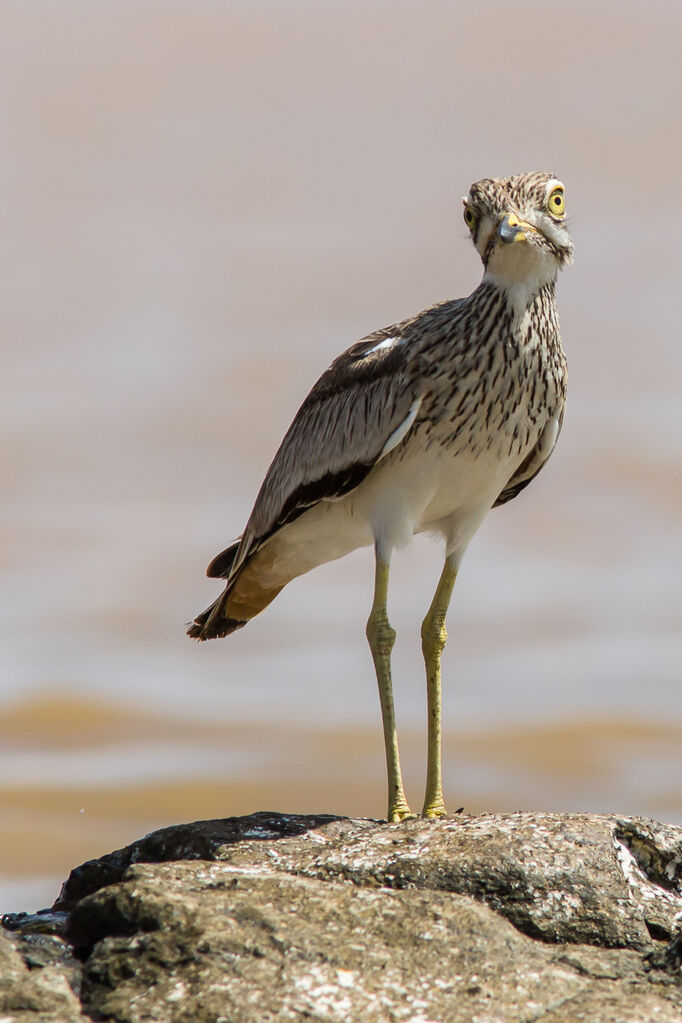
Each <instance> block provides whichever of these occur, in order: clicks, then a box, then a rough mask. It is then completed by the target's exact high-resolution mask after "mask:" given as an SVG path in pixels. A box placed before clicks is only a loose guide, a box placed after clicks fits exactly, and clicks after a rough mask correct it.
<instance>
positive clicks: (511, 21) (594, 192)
mask: <svg viewBox="0 0 682 1023" xmlns="http://www.w3.org/2000/svg"><path fill="white" fill-rule="evenodd" d="M681 28H682V13H681V12H680V8H679V5H677V4H675V3H673V2H672V0H670V2H669V3H660V4H657V3H653V4H651V3H648V4H646V5H643V4H634V3H633V4H625V5H623V4H618V5H616V4H615V3H608V2H607V3H604V4H601V5H588V4H586V3H585V4H581V3H579V4H574V5H571V6H570V8H566V7H565V6H564V5H559V4H555V3H540V2H538V3H530V2H524V0H522V2H519V3H516V4H514V5H513V6H512V5H509V6H508V5H506V4H502V3H492V2H483V3H476V4H473V3H471V4H466V3H465V4H454V3H453V4H445V3H439V2H436V0H427V2H419V3H417V2H416V0H414V2H410V3H408V2H398V3H388V2H385V3H369V4H368V3H362V4H360V3H355V2H350V3H346V4H344V5H332V4H330V3H324V2H323V3H319V2H318V3H312V0H311V2H309V3H306V2H302V0H290V2H288V3H287V4H286V5H285V4H281V3H276V2H274V0H272V2H269V3H262V4H259V5H251V4H247V3H237V2H233V3H227V2H226V3H224V4H220V3H209V2H205V3H204V2H199V3H195V4H193V5H189V4H183V3H180V2H176V3H168V2H164V3H162V2H161V0H158V2H155V3H154V2H139V0H138V2H135V3H133V2H132V0H126V2H122V3H118V4H116V5H109V6H105V5H97V6H96V7H93V5H91V4H88V3H85V0H82V2H81V0H72V2H71V3H70V4H68V5H67V6H66V7H64V6H63V5H60V7H59V9H57V8H56V7H54V6H53V5H51V4H49V3H47V2H46V0H45V2H43V3H40V2H38V3H34V4H31V5H27V4H25V3H22V2H19V0H14V2H12V0H7V2H5V3H3V4H2V6H1V7H0V138H1V139H2V150H1V152H2V157H1V159H0V197H1V198H0V204H1V217H0V223H1V224H2V230H1V232H0V239H1V240H0V270H1V272H0V317H1V325H2V339H3V362H2V371H3V401H2V403H1V404H0V425H1V433H0V437H2V456H3V460H2V466H3V481H4V487H3V501H2V505H1V507H0V524H1V536H2V548H1V551H0V567H1V569H2V571H1V572H0V599H1V600H2V631H3V635H2V645H1V649H2V662H1V663H0V737H1V738H2V748H1V749H0V766H1V770H0V827H1V828H2V851H1V852H0V875H2V878H1V880H2V884H1V885H0V897H1V900H2V904H1V905H0V909H10V908H17V907H21V908H32V907H33V906H36V905H39V904H43V903H45V902H48V901H51V900H52V898H53V897H54V895H55V892H56V885H57V879H58V877H59V876H61V875H63V874H64V872H65V871H66V870H67V869H68V867H69V866H71V865H73V864H74V863H76V862H77V861H80V860H83V859H85V858H87V857H88V856H91V855H96V854H98V853H100V852H104V851H106V850H108V849H110V848H112V847H115V846H118V845H121V844H123V843H124V842H126V841H128V840H130V839H132V838H134V837H136V836H138V835H139V834H141V833H142V832H144V831H146V830H149V829H151V828H152V827H156V826H160V825H163V824H167V823H171V822H174V821H179V820H187V819H193V818H198V817H202V816H223V815H227V814H231V813H239V812H245V811H247V810H252V809H260V808H275V809H283V810H289V811H303V810H313V809H315V810H326V811H331V812H339V813H366V814H373V815H377V814H380V813H382V812H383V809H384V792H383V786H384V780H383V771H384V768H383V762H382V749H381V739H380V726H379V712H378V707H377V702H378V701H377V699H376V694H375V691H374V688H375V687H374V682H373V676H372V671H371V665H370V661H369V655H368V652H367V650H366V646H365V640H364V621H365V618H366V615H367V610H368V604H369V599H370V587H371V577H372V562H371V553H370V552H369V551H363V552H358V553H356V554H355V555H352V556H351V557H349V558H347V559H345V560H344V561H342V562H339V563H336V564H334V565H329V566H326V567H324V568H322V569H320V570H318V571H317V572H315V573H313V574H312V575H310V576H308V577H306V578H303V579H301V580H298V581H297V582H295V583H293V584H292V585H291V586H290V587H288V588H287V590H285V591H284V592H283V593H282V594H281V596H280V597H279V598H278V599H277V601H276V603H275V604H274V605H273V607H272V608H271V609H270V610H269V611H268V612H267V613H266V614H265V615H264V616H263V617H262V619H259V620H258V621H257V622H254V623H253V624H252V625H251V626H250V627H249V628H248V629H245V630H244V631H243V632H241V633H239V634H237V635H235V636H234V637H232V639H230V640H226V641H224V642H223V643H215V644H206V645H204V646H196V645H194V644H192V643H190V642H189V641H187V640H186V639H185V637H184V634H183V624H184V622H186V621H187V620H189V619H190V618H191V617H192V616H193V614H195V613H196V612H197V611H198V610H199V609H201V608H202V607H204V606H205V604H207V603H208V602H209V601H210V600H211V599H212V598H213V596H214V595H215V592H216V587H215V585H214V584H213V583H209V582H208V581H207V580H205V579H203V577H202V576H203V570H204V566H205V565H206V563H207V562H208V560H209V559H210V557H211V556H212V555H213V554H215V553H216V552H217V551H218V550H219V549H220V548H221V547H222V546H224V545H225V544H226V543H227V542H228V541H229V540H230V539H232V537H233V536H235V535H237V534H238V533H239V532H240V530H241V528H242V526H243V524H244V521H245V519H246V516H247V515H248V512H249V510H250V506H251V502H252V500H253V497H254V495H255V492H256V490H257V487H258V485H259V483H260V480H261V478H262V474H263V471H264V469H265V467H266V465H267V464H268V461H269V459H270V458H271V456H272V454H273V452H274V449H275V447H276V445H277V443H278V442H279V439H280V437H281V435H282V433H283V431H284V429H285V428H286V426H287V425H288V422H289V420H290V418H291V415H292V413H293V412H294V410H295V409H296V407H297V405H298V404H299V402H300V401H301V399H302V398H303V396H304V395H305V393H306V391H307V389H308V387H309V386H310V385H311V384H312V383H313V381H314V380H315V378H316V377H317V375H318V374H319V373H320V371H321V370H322V369H324V368H325V366H326V365H327V364H328V362H329V361H330V359H331V358H332V357H333V356H334V355H336V354H337V353H338V352H339V351H340V350H341V349H343V348H344V347H346V346H347V345H348V344H350V343H351V342H352V341H354V340H356V339H357V338H359V337H361V336H362V335H363V334H364V333H366V332H367V331H369V330H372V329H374V328H376V327H378V326H381V325H383V324H386V323H390V322H392V321H394V320H396V319H399V318H401V317H404V316H406V315H408V314H410V313H411V312H414V311H416V310H418V309H420V308H422V307H423V306H425V305H427V304H429V303H430V302H432V301H435V300H437V299H441V298H445V297H449V296H454V295H458V294H465V293H467V292H468V291H470V290H471V288H472V287H473V286H475V284H476V283H477V281H478V278H479V276H480V273H479V266H478V263H477V257H476V256H475V253H473V251H472V250H471V247H470V245H469V244H468V242H467V240H466V238H465V230H464V227H463V224H462V221H461V207H460V202H459V197H460V196H461V195H462V194H463V193H464V192H465V191H466V190H467V188H468V186H469V184H470V183H471V182H472V181H473V180H475V179H476V178H478V177H480V176H482V175H487V174H506V173H512V172H514V171H518V170H526V169H532V168H544V169H547V170H552V171H554V172H556V173H557V174H559V175H560V176H561V177H562V178H563V180H564V181H565V182H566V185H567V198H568V206H569V214H570V216H571V222H572V231H573V234H574V237H575V241H576V265H575V267H573V268H572V269H571V270H570V271H568V272H567V273H565V274H564V275H563V276H562V279H561V281H560V292H559V299H560V311H561V316H562V327H563V333H564V339H565V347H566V350H567V353H568V357H569V364H570V372H571V380H570V399H569V408H568V415H567V419H566V423H565V426H564V431H563V434H562V437H561V442H560V445H559V448H558V450H557V453H556V455H555V456H554V458H553V459H552V461H551V463H550V465H549V466H548V467H547V469H546V470H545V472H543V474H542V476H541V477H540V478H539V480H538V481H537V482H536V483H534V484H533V487H532V488H531V489H530V490H529V491H527V492H525V493H524V495H523V496H522V497H520V498H519V500H518V501H515V502H514V503H513V504H512V505H510V506H508V507H505V508H504V509H502V510H500V511H496V512H495V513H494V514H492V515H491V516H490V518H489V520H488V521H487V522H486V523H485V525H484V527H483V528H482V530H481V532H480V534H479V536H478V537H477V538H476V540H475V541H474V543H473V544H472V547H471V549H470V551H469V553H468V555H467V559H466V561H465V565H464V568H463V571H462V573H461V577H460V580H458V584H457V592H456V594H455V598H454V601H453V607H452V612H451V615H450V623H449V626H450V641H449V645H448V649H447V652H446V669H445V670H446V690H447V691H446V697H445V702H446V706H445V714H446V722H447V729H448V739H447V742H446V744H445V757H446V786H447V791H448V794H449V796H450V802H451V805H452V808H453V809H454V808H456V806H458V805H460V804H462V803H463V804H465V805H466V807H467V809H475V808H478V807H486V808H489V809H492V808H495V807H515V808H520V807H531V806H542V807H544V808H546V809H604V810H606V809H613V810H617V811H618V812H623V813H626V812H641V813H650V814H655V815H658V816H662V817H666V818H667V819H670V820H677V821H682V785H681V782H682V770H681V767H680V763H681V760H682V756H681V753H680V736H681V733H682V708H681V706H680V697H679V694H680V685H679V682H680V667H679V665H680V661H681V655H682V643H681V642H680V628H679V626H680V603H681V602H680V596H681V592H680V591H681V587H680V581H679V580H680V553H681V552H680V518H681V516H680V506H681V504H682V487H681V486H680V482H681V481H680V473H679V465H680V455H681V447H682V443H681V441H682V413H681V412H680V400H679V399H680V391H681V387H680V379H681V377H680V371H681V370H682V346H681V344H680V330H679V313H678V295H679V277H680V265H681V262H682V260H681V256H682V240H681V239H682V235H681V233H680V221H681V216H682V191H681V190H680V188H679V167H680V164H681V162H682V142H681V141H680V140H681V139H682V132H681V131H680V128H681V125H680V113H679V110H680V103H679V100H680V80H679V71H678V64H679V54H678V47H679V42H678V40H679V33H680V29H681ZM440 560H441V552H440V551H439V549H438V547H437V546H436V545H432V544H430V543H429V541H428V540H423V539H420V540H417V541H415V543H414V544H413V545H412V547H411V548H410V549H409V550H408V551H407V552H405V553H404V554H401V555H399V556H398V557H396V559H395V566H394V572H393V581H392V591H391V616H392V621H393V623H394V625H395V626H396V628H397V629H398V634H399V639H398V644H397V646H396V651H395V678H396V682H395V684H396V699H397V702H398V712H399V719H400V721H399V723H400V727H401V733H402V734H403V746H404V760H405V773H406V775H407V780H408V788H409V792H410V795H411V796H412V798H413V800H414V802H415V803H418V802H419V797H420V788H421V785H422V779H423V732H424V727H423V718H424V686H423V682H422V666H421V663H420V652H419V638H418V630H419V622H420V618H421V616H422V615H423V612H424V610H425V608H426V607H427V606H428V603H429V601H430V598H431V593H432V589H433V586H434V584H435V580H436V578H437V576H438V573H439V570H440Z"/></svg>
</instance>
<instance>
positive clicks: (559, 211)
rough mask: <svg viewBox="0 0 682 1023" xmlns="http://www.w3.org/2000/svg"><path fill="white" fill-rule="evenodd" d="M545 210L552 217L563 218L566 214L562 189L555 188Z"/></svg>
mask: <svg viewBox="0 0 682 1023" xmlns="http://www.w3.org/2000/svg"><path fill="white" fill-rule="evenodd" d="M547 209H548V210H549V212H550V213H551V214H552V216H554V217H563V215H564V213H565V212H566V206H565V204H564V193H563V189H561V188H555V189H554V191H553V192H552V194H551V195H550V197H549V199H548V200H547Z"/></svg>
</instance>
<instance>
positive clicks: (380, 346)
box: [362, 337, 398, 358]
mask: <svg viewBox="0 0 682 1023" xmlns="http://www.w3.org/2000/svg"><path fill="white" fill-rule="evenodd" d="M397 341H398V338H397V337H387V338H384V340H383V341H378V342H377V343H376V344H375V345H372V347H371V348H368V349H367V351H366V352H363V353H362V355H363V358H364V356H365V355H373V354H374V352H383V351H384V349H385V348H392V347H393V345H394V344H396V343H397Z"/></svg>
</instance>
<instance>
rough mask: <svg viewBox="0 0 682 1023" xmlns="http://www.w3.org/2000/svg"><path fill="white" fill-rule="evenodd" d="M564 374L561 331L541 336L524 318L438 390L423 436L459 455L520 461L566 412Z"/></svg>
mask: <svg viewBox="0 0 682 1023" xmlns="http://www.w3.org/2000/svg"><path fill="white" fill-rule="evenodd" d="M548 342H551V343H548ZM565 375H566V374H565V361H564V358H563V352H562V351H561V345H560V342H559V339H558V334H557V335H554V334H552V335H551V336H550V337H549V338H548V337H547V336H545V337H544V338H543V337H541V336H540V335H538V333H537V331H535V330H534V328H533V324H532V322H531V321H528V322H525V321H523V320H522V321H521V323H520V324H519V325H518V327H517V329H516V330H515V331H514V332H513V333H512V332H511V331H510V332H509V333H507V334H500V335H499V336H498V337H496V338H494V339H492V340H491V342H490V343H489V344H487V345H486V346H481V347H480V348H479V349H478V350H477V351H476V352H475V353H472V357H470V358H469V359H468V360H466V362H465V364H464V365H463V366H460V372H459V373H457V374H456V375H454V376H453V377H452V378H451V379H449V378H448V377H446V376H444V377H443V378H442V379H441V381H440V386H435V387H434V388H433V391H432V393H431V394H430V395H429V397H428V399H427V401H426V402H425V404H426V406H427V407H426V409H424V431H425V441H426V443H427V444H431V445H433V444H435V445H438V446H440V447H443V448H445V449H447V450H448V451H449V452H450V453H451V454H452V455H453V456H457V455H459V454H462V453H464V452H467V453H468V454H470V455H473V456H475V457H481V456H489V457H491V458H493V459H494V460H498V461H505V462H506V461H512V462H514V461H518V460H521V459H522V458H523V457H525V455H526V454H527V452H528V451H529V450H530V449H531V448H532V447H534V445H535V444H536V443H537V441H538V439H539V437H540V434H541V433H542V431H543V430H544V428H545V426H546V425H547V423H548V422H549V421H550V420H551V419H554V418H558V416H559V415H560V413H561V409H562V408H563V404H564V400H565Z"/></svg>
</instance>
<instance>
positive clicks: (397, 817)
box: [387, 798, 417, 824]
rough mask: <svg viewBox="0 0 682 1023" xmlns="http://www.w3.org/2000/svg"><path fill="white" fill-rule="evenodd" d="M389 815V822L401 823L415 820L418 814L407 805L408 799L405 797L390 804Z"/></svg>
mask: <svg viewBox="0 0 682 1023" xmlns="http://www.w3.org/2000/svg"><path fill="white" fill-rule="evenodd" d="M387 817H388V822H389V824H400V822H401V821H412V820H415V819H416V817H417V814H416V813H412V811H411V810H410V808H409V806H408V805H407V801H406V800H405V799H404V798H403V799H399V800H396V802H395V803H393V804H392V805H391V806H389V808H388V814H387Z"/></svg>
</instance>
